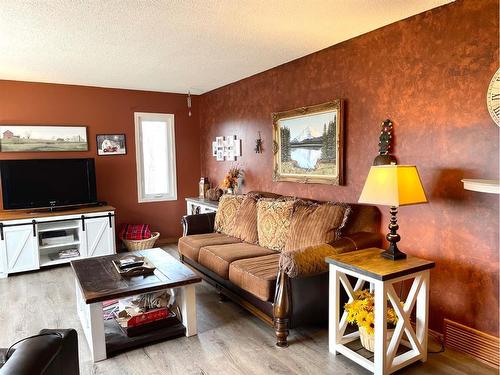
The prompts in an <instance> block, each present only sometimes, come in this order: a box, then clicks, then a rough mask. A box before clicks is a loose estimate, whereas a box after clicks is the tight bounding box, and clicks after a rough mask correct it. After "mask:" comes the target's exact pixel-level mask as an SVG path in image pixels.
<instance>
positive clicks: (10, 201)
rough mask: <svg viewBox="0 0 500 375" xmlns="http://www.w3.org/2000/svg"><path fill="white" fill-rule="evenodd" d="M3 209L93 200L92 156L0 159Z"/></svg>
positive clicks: (76, 204)
mask: <svg viewBox="0 0 500 375" xmlns="http://www.w3.org/2000/svg"><path fill="white" fill-rule="evenodd" d="M0 176H1V179H2V197H3V208H4V210H12V209H27V208H51V207H64V206H69V207H73V206H79V205H86V204H92V203H97V192H96V181H95V166H94V159H36V160H1V161H0Z"/></svg>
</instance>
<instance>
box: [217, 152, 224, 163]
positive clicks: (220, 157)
mask: <svg viewBox="0 0 500 375" xmlns="http://www.w3.org/2000/svg"><path fill="white" fill-rule="evenodd" d="M215 160H217V161H224V151H223V150H217V157H216V159H215Z"/></svg>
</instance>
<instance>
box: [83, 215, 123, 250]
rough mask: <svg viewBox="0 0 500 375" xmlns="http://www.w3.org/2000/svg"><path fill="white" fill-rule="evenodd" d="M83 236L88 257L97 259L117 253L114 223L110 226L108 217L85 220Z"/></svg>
mask: <svg viewBox="0 0 500 375" xmlns="http://www.w3.org/2000/svg"><path fill="white" fill-rule="evenodd" d="M81 234H82V236H81V237H83V238H84V240H85V245H86V246H84V248H85V249H86V254H85V256H86V257H96V256H100V255H109V254H114V253H115V235H114V221H113V220H112V222H111V227H110V226H109V219H108V218H107V217H99V218H95V219H93V218H88V219H85V231H83V232H82V233H81Z"/></svg>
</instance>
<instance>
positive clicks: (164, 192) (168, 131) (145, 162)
mask: <svg viewBox="0 0 500 375" xmlns="http://www.w3.org/2000/svg"><path fill="white" fill-rule="evenodd" d="M134 117H135V151H136V158H137V188H138V193H139V203H142V202H157V201H170V200H176V199H177V177H176V168H175V130H174V115H171V114H162V113H138V112H136V113H135V114H134Z"/></svg>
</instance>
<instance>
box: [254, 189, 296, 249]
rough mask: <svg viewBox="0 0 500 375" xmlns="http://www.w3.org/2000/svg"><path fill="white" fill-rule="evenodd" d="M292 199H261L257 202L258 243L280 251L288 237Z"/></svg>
mask: <svg viewBox="0 0 500 375" xmlns="http://www.w3.org/2000/svg"><path fill="white" fill-rule="evenodd" d="M294 202H295V200H293V199H261V200H259V201H258V202H257V232H258V236H259V245H261V246H264V247H267V248H269V249H273V250H276V251H282V250H283V249H284V248H285V244H286V241H287V238H288V232H289V229H290V222H291V217H292V213H293V205H294Z"/></svg>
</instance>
